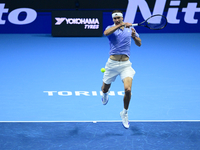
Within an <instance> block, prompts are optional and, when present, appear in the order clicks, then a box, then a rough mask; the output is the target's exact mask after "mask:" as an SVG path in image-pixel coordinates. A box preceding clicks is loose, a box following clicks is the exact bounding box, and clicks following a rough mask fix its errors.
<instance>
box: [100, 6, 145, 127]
mask: <svg viewBox="0 0 200 150" xmlns="http://www.w3.org/2000/svg"><path fill="white" fill-rule="evenodd" d="M112 18H113V22H114V24H113V25H110V26H108V27H107V28H106V29H105V31H104V35H106V36H107V37H108V40H109V42H110V52H109V54H110V57H109V59H108V61H107V63H106V66H105V69H106V71H105V72H104V76H103V85H102V87H101V89H102V92H103V96H102V103H103V104H104V105H106V104H107V103H108V100H109V99H108V93H109V89H110V86H111V83H112V82H114V81H115V79H116V77H117V76H118V75H120V77H121V79H122V81H123V84H124V90H125V94H124V98H123V101H124V109H123V110H122V111H121V112H120V116H121V118H122V124H123V126H124V127H125V128H126V129H128V128H129V121H128V108H129V102H130V99H131V87H132V80H133V76H134V74H135V71H134V69H133V68H132V66H131V65H132V63H131V62H130V61H129V57H130V46H131V38H132V39H133V40H134V42H135V44H136V45H137V46H141V39H140V38H139V34H138V33H137V32H136V31H135V29H134V28H133V27H131V26H132V24H131V23H125V22H123V12H122V11H120V10H114V11H113V12H112Z"/></svg>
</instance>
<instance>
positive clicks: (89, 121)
mask: <svg viewBox="0 0 200 150" xmlns="http://www.w3.org/2000/svg"><path fill="white" fill-rule="evenodd" d="M37 122H38V123H48V122H49V123H51V122H52V123H53V122H55V123H56V122H58V123H59V122H60V123H61V122H66V123H73V122H122V121H121V120H94V121H0V123H37ZM129 122H200V120H129Z"/></svg>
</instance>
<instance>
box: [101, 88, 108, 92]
mask: <svg viewBox="0 0 200 150" xmlns="http://www.w3.org/2000/svg"><path fill="white" fill-rule="evenodd" d="M101 90H102V92H103V93H107V92H108V90H109V89H108V88H105V87H102V88H101Z"/></svg>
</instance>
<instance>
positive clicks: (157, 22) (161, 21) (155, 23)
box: [146, 16, 167, 30]
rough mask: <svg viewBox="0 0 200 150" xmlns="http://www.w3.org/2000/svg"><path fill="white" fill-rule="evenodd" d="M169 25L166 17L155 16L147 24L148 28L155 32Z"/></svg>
mask: <svg viewBox="0 0 200 150" xmlns="http://www.w3.org/2000/svg"><path fill="white" fill-rule="evenodd" d="M166 25H167V19H166V18H165V17H164V16H153V17H151V18H149V19H148V20H147V22H146V26H148V27H149V28H150V29H153V30H159V29H162V28H164V27H165V26H166Z"/></svg>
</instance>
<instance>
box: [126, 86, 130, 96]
mask: <svg viewBox="0 0 200 150" xmlns="http://www.w3.org/2000/svg"><path fill="white" fill-rule="evenodd" d="M125 94H126V95H130V94H131V87H126V88H125Z"/></svg>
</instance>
